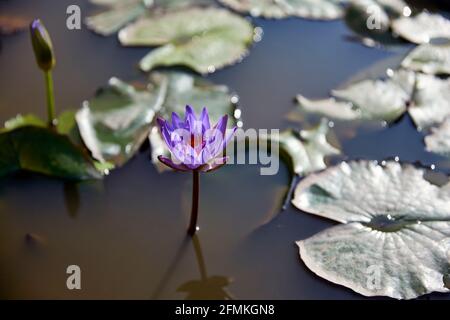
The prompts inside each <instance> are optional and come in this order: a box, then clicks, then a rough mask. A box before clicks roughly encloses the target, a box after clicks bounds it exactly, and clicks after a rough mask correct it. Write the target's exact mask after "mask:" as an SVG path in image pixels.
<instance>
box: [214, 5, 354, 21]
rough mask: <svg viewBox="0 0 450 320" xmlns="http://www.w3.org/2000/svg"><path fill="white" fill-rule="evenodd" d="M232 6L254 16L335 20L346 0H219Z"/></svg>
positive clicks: (340, 14) (340, 15)
mask: <svg viewBox="0 0 450 320" xmlns="http://www.w3.org/2000/svg"><path fill="white" fill-rule="evenodd" d="M219 1H220V2H222V3H223V4H225V5H227V6H229V7H230V8H232V9H234V10H236V11H239V12H245V13H249V14H250V15H252V16H254V17H260V16H261V17H264V18H275V19H281V18H287V17H302V18H308V19H319V20H333V19H339V18H340V17H342V14H343V10H344V9H343V5H344V4H345V3H346V2H347V1H346V0H279V1H274V0H219Z"/></svg>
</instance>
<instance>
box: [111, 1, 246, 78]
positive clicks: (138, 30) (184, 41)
mask: <svg viewBox="0 0 450 320" xmlns="http://www.w3.org/2000/svg"><path fill="white" fill-rule="evenodd" d="M253 34H254V32H253V26H252V24H251V23H250V22H248V21H247V20H246V19H244V18H242V17H240V16H238V15H236V14H233V13H231V12H229V11H228V10H224V9H219V8H190V9H186V10H179V11H169V12H166V13H164V14H155V15H151V16H147V17H145V18H142V19H139V20H138V21H136V22H134V23H133V24H130V25H129V26H127V27H126V28H124V29H122V30H121V31H120V32H119V40H120V42H121V43H122V44H123V45H125V46H160V47H159V48H156V49H153V50H152V51H151V52H150V53H149V54H148V55H147V56H145V57H144V58H143V59H142V60H141V62H140V67H141V69H142V70H144V71H149V70H151V69H154V68H156V67H161V66H174V65H182V66H186V67H189V68H191V69H193V70H195V71H197V72H199V73H202V74H205V73H211V72H214V71H215V70H217V69H220V68H223V67H225V66H228V65H231V64H233V63H236V62H239V61H240V60H242V59H243V58H244V56H245V55H246V54H247V52H248V47H249V46H250V44H251V43H252V39H253Z"/></svg>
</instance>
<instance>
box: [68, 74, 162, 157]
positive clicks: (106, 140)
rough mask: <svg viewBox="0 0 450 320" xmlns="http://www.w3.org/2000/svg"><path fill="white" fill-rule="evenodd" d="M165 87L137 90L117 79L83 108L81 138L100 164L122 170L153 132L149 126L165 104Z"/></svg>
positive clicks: (80, 123) (80, 127) (80, 114)
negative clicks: (114, 166) (109, 164)
mask: <svg viewBox="0 0 450 320" xmlns="http://www.w3.org/2000/svg"><path fill="white" fill-rule="evenodd" d="M166 89H167V88H166V86H165V85H164V84H163V83H162V84H161V86H158V87H155V88H153V89H152V90H147V89H144V90H138V89H136V88H135V87H133V86H131V85H129V84H127V83H124V82H122V81H121V80H119V79H117V78H112V79H111V80H110V81H109V85H108V87H106V88H104V89H101V90H99V92H98V94H97V95H96V97H94V98H93V99H91V100H90V101H86V102H84V104H83V108H82V109H81V110H79V111H78V112H77V114H76V121H77V124H78V128H79V130H80V134H81V137H82V138H83V141H84V143H85V145H86V146H87V148H88V149H89V150H90V151H91V153H92V156H93V157H94V158H95V159H97V160H99V161H100V162H105V161H108V162H111V163H113V164H114V165H116V166H121V165H123V164H124V163H125V162H127V161H128V160H129V159H130V158H131V157H132V156H133V155H134V154H135V153H136V151H137V150H139V148H140V146H141V145H142V143H143V142H144V141H145V139H146V138H147V136H148V134H149V132H150V124H151V122H152V121H153V118H154V116H155V113H156V112H157V111H158V110H159V109H160V107H161V105H162V102H163V101H164V97H165V91H166Z"/></svg>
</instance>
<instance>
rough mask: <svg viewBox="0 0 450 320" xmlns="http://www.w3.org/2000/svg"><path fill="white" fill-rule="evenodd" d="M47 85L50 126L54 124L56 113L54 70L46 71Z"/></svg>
mask: <svg viewBox="0 0 450 320" xmlns="http://www.w3.org/2000/svg"><path fill="white" fill-rule="evenodd" d="M45 87H46V89H47V116H48V126H49V127H52V126H53V125H54V120H55V118H56V115H55V94H54V92H53V77H52V72H51V71H50V70H49V71H45Z"/></svg>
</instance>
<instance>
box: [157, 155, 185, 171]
mask: <svg viewBox="0 0 450 320" xmlns="http://www.w3.org/2000/svg"><path fill="white" fill-rule="evenodd" d="M158 160H159V161H161V162H162V163H164V164H165V165H166V166H168V167H169V168H172V169H174V170H177V171H189V168H187V167H186V166H185V165H184V164H182V163H181V164H175V163H174V162H173V161H172V160H171V159H169V158H167V157H164V156H158Z"/></svg>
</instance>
